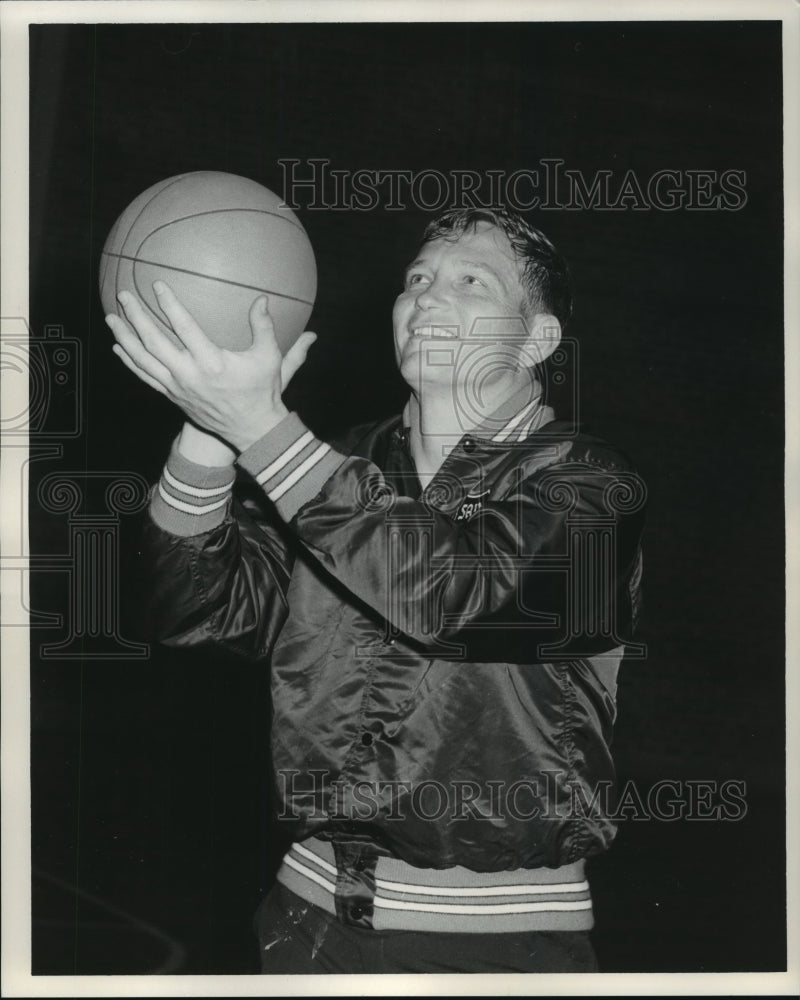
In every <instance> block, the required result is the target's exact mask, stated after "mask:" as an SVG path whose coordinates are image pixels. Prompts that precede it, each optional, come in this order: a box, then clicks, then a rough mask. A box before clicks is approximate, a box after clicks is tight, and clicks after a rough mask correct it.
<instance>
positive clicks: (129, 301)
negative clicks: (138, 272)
mask: <svg viewBox="0 0 800 1000" xmlns="http://www.w3.org/2000/svg"><path fill="white" fill-rule="evenodd" d="M117 298H118V299H119V303H120V305H121V306H122V308H123V310H124V312H125V318H126V319H127V321H128V322H129V323H130V325H131V326H132V327H133V329H134V330H135V331H136V334H137V335H138V337H139V340H140V341H141V342H142V344H144V346H145V347H146V349H147V350H148V351H149V352H150V354H152V355H154V356H155V357H157V358H158V359H159V361H161V362H163V364H165V365H166V366H167V367H171V366H172V365H174V363H175V361H176V360H177V359H178V358H179V357H180V353H181V352H180V350H179V348H177V347H175V345H174V344H173V343H172V341H171V340H170V339H169V337H168V336H167V335H166V334H165V333H163V332H162V331H161V330H159V328H158V326H157V325H156V323H155V322H154V320H153V319H151V317H150V316H148V314H147V312H146V310H145V308H144V306H143V305H142V304H141V302H140V301H139V300H138V299H137V298H136V296H135V295H133V294H132V293H131V292H128V291H122V292H120V293H119V295H118V296H117ZM112 329H114V327H112ZM115 333H116V330H115ZM126 349H127V347H126ZM129 353H130V352H129ZM136 360H137V361H138V359H136Z"/></svg>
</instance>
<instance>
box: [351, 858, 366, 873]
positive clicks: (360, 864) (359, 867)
mask: <svg viewBox="0 0 800 1000" xmlns="http://www.w3.org/2000/svg"><path fill="white" fill-rule="evenodd" d="M354 867H355V870H356V871H357V872H363V871H364V869H365V868H366V867H367V859H366V858H359V859H358V861H356V863H355V866H354Z"/></svg>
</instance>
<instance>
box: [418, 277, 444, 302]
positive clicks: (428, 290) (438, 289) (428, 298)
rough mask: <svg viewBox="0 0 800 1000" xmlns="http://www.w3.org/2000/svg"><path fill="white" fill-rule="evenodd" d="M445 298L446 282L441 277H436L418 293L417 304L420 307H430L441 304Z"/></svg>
mask: <svg viewBox="0 0 800 1000" xmlns="http://www.w3.org/2000/svg"><path fill="white" fill-rule="evenodd" d="M444 298H445V283H444V281H442V279H441V278H434V279H433V281H431V282H429V283H428V284H427V285H425V286H424V287H423V288H421V289H420V290H419V292H418V293H417V305H418V306H419V307H420V309H430V308H431V307H432V306H436V305H439V304H441V303H442V302H443V301H444Z"/></svg>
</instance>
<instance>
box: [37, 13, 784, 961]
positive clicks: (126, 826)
mask: <svg viewBox="0 0 800 1000" xmlns="http://www.w3.org/2000/svg"><path fill="white" fill-rule="evenodd" d="M30 38H31V62H30V65H31V119H30V120H31V187H30V222H31V230H30V241H31V260H30V264H31V272H30V273H31V317H30V321H31V327H32V330H33V332H34V335H35V336H40V335H41V334H42V331H43V330H44V328H45V325H47V324H55V325H58V326H61V327H63V331H64V336H66V337H69V338H76V339H78V340H79V341H80V342H81V346H82V353H81V360H80V374H81V378H82V383H81V384H82V387H83V388H82V392H81V406H82V418H83V423H82V428H83V429H82V434H81V436H80V437H79V438H77V439H74V440H66V441H64V443H63V445H64V451H63V456H62V458H60V459H58V460H52V459H51V460H40V461H37V462H34V463H33V464H32V465H31V483H32V488H31V496H32V497H34V498H35V497H36V492H35V491H36V486H37V483H38V481H39V480H40V479H41V477H42V476H44V475H46V474H48V473H50V472H53V471H58V470H65V471H72V472H76V471H77V472H81V471H82V472H87V471H93V472H96V471H106V472H133V473H137V474H139V475H141V476H144V477H145V478H146V479H147V480H149V481H152V480H154V479H155V478H156V477H157V475H158V472H159V469H160V467H161V464H162V462H163V460H164V458H165V456H166V453H167V451H168V448H169V444H170V441H171V440H172V438H173V436H174V434H175V433H176V431H177V428H178V426H179V424H180V417H179V415H178V413H177V411H175V410H174V409H173V408H172V407H171V406H170V404H168V403H167V402H165V401H164V400H163V399H161V398H159V397H157V396H156V395H155V394H154V393H153V392H152V391H150V390H149V389H147V388H146V387H144V386H142V385H140V384H139V383H137V381H136V380H135V379H134V377H133V376H131V375H130V374H129V373H128V372H127V371H126V370H125V369H124V368H123V367H122V366H121V365H120V364H119V362H117V360H116V359H115V358H114V356H113V355H112V353H111V350H110V344H111V339H110V334H109V333H108V331H107V329H106V327H105V326H104V324H103V320H102V315H101V310H100V303H99V299H98V296H97V290H96V289H97V285H96V274H97V266H98V261H99V253H100V249H101V247H102V244H103V241H104V239H105V236H106V234H107V232H108V229H109V228H110V226H111V224H112V222H113V221H114V219H115V218H116V216H117V215H118V214H119V212H120V211H121V210H122V208H123V207H124V206H125V205H126V204H127V203H128V202H129V201H130V200H132V199H133V197H135V196H136V195H137V194H138V193H139V192H140V191H141V190H143V189H144V188H146V187H148V186H149V185H150V184H152V183H154V182H155V181H157V180H160V179H162V178H164V177H168V176H171V175H174V174H177V173H181V172H184V171H187V170H197V169H214V170H223V171H230V172H233V173H238V174H243V175H246V176H249V177H252V178H253V179H255V180H257V181H260V182H261V183H263V184H266V185H267V186H268V187H270V188H272V189H273V190H276V191H279V192H281V193H282V192H283V174H282V171H281V169H280V167H279V165H278V160H279V159H281V158H287V157H291V158H296V159H300V160H303V161H305V160H307V159H308V158H310V157H324V158H326V159H329V160H330V161H331V166H332V167H333V168H336V169H343V170H356V169H360V168H373V169H379V170H389V169H407V170H412V171H419V170H423V169H426V168H436V169H439V170H441V171H445V172H446V171H449V170H454V169H473V170H478V171H486V170H489V169H492V170H507V171H509V172H510V171H512V170H515V169H519V168H529V169H535V168H536V167H537V165H538V161H539V160H540V159H541V158H544V157H557V158H561V159H563V160H564V161H565V166H566V167H568V168H571V169H578V170H581V171H582V172H583V173H584V175H586V176H587V177H590V176H591V175H592V174H593V173H594V171H596V170H599V169H611V170H613V171H614V173H615V176H616V177H618V178H621V176H622V175H623V173H624V171H626V170H627V169H629V168H630V169H633V170H634V171H635V172H636V174H637V176H639V177H641V178H644V179H646V178H647V177H649V176H650V175H651V174H653V173H654V172H655V171H657V170H661V169H665V168H671V169H675V170H693V169H711V170H716V171H718V172H722V171H724V170H729V169H737V170H742V171H744V172H745V175H746V185H745V186H746V192H747V202H746V204H745V205H744V206H743V207H741V208H740V209H739V210H737V211H723V210H716V211H690V210H685V209H683V210H678V211H675V212H665V211H658V210H644V211H635V210H627V211H599V210H584V211H566V210H550V211H540V212H538V213H533V216H532V221H533V222H534V223H535V224H538V225H540V226H541V227H542V228H543V229H544V230H545V231H546V232H547V233H548V234H549V235H550V236H551V237H552V238H553V239H554V241H555V242H556V244H557V245H558V246H559V248H560V249H561V250H562V252H563V253H564V254H565V256H566V257H567V259H568V260H569V261H570V263H571V266H572V270H573V273H574V276H575V280H576V287H577V307H576V313H575V317H574V320H573V322H572V324H571V326H570V328H569V330H568V333H569V334H570V335H571V336H572V337H574V338H576V339H577V340H578V342H579V344H580V354H579V358H580V365H579V376H578V377H579V386H578V396H579V399H580V406H581V412H582V414H583V417H584V419H585V420H586V422H587V424H588V426H589V427H590V428H591V429H593V430H595V431H597V432H599V433H602V434H603V435H604V436H606V437H608V438H609V439H610V440H612V441H614V442H615V443H616V444H618V445H620V446H622V447H623V448H624V449H625V450H627V451H628V452H629V453H630V454H632V455H633V456H634V458H635V460H636V462H637V464H638V466H639V469H640V472H641V474H642V476H643V477H644V479H645V481H646V482H647V485H648V490H649V520H648V526H647V532H646V538H645V545H646V548H645V553H646V563H645V567H646V577H645V584H646V590H645V597H646V618H645V621H644V625H643V628H642V632H641V635H640V637H639V638H640V640H641V641H642V642H646V643H647V646H648V655H647V658H646V659H645V660H643V661H632V662H630V663H629V664H627V665H626V666H624V667H623V670H622V673H621V677H620V692H619V722H618V727H617V735H616V740H615V757H616V760H617V765H618V771H619V777H620V780H621V782H623V783H624V782H627V781H628V780H634V781H635V782H636V784H637V787H638V788H639V789H641V790H642V792H643V794H646V792H647V790H648V789H649V788H650V787H651V786H652V785H653V784H655V782H657V781H659V780H661V779H673V780H675V781H679V782H686V781H691V780H704V779H708V780H716V781H725V780H730V779H734V780H738V781H742V782H745V783H746V802H747V815H746V816H745V817H744V818H743V819H740V820H739V821H737V822H724V821H710V820H694V821H689V820H679V821H676V822H659V821H657V820H654V819H651V820H640V821H634V820H630V821H627V822H623V823H622V825H621V829H620V833H619V836H618V839H617V842H616V844H615V846H614V847H613V849H612V851H611V852H610V853H609V854H608V855H607V856H605V857H603V858H598V859H595V860H594V861H593V862H592V864H591V867H590V880H591V883H592V887H593V895H594V900H595V907H596V915H597V929H596V931H595V932H594V939H595V945H596V948H597V951H598V953H599V957H600V962H601V966H602V968H603V970H604V971H676V972H688V971H725V970H730V971H756V970H772V969H781V968H785V957H786V952H785V926H784V871H785V860H784V846H785V845H784V812H783V796H784V770H783V766H784V765H783V753H784V724H783V677H784V643H783V632H784V625H783V620H784V619H783V613H784V595H783V537H784V535H783V352H782V348H783V334H782V310H783V295H782V176H781V114H782V103H781V89H780V87H781V35H780V25H779V24H777V23H768V22H761V23H756V22H746V23H725V22H717V23H710V22H708V23H700V22H697V23H661V24H657V23H650V24H643V23H642V24H631V23H624V24H623V23H618V24H615V23H606V24H595V23H587V24H584V23H573V24H491V25H489V24H408V25H397V24H385V25H375V24H373V25H355V24H338V25H334V24H329V25H296V24H276V25H239V26H233V25H166V26H158V25H148V26H112V25H101V26H97V27H95V26H92V25H89V26H53V25H50V26H45V27H33V28H32V29H31V35H30ZM302 203H303V202H302V199H301V204H302ZM299 215H300V218H301V220H302V222H303V224H304V225H305V227H306V229H307V231H308V233H309V235H310V238H311V241H312V244H313V246H314V248H315V252H316V255H317V259H318V266H319V294H318V300H317V305H316V307H315V310H314V314H313V317H312V320H311V322H310V324H309V325H310V328H312V329H314V330H316V331H317V332H318V333H319V335H320V340H319V342H318V344H317V345H316V346H315V347H314V349H313V352H312V354H311V356H310V358H309V361H308V363H307V365H306V366H305V368H304V369H303V371H302V372H301V373H300V374H299V375H298V376H297V378H296V382H295V384H294V385H293V388H292V403H293V405H295V406H296V407H297V408H298V409H299V410H300V412H301V414H302V415H303V416H304V417H305V418H306V419H307V421H308V422H309V423H310V424H311V426H312V427H313V428H314V429H315V430H317V431H318V432H320V433H323V434H329V433H330V432H331V431H333V430H335V429H337V428H340V427H343V426H345V425H346V424H348V423H351V422H354V421H363V420H368V419H371V418H377V417H381V416H383V415H386V414H389V413H391V412H393V411H396V410H397V408H398V406H399V405H400V404H401V403H402V401H403V395H404V394H403V386H402V383H401V382H400V381H399V378H398V376H397V375H396V373H395V372H394V369H393V360H392V352H391V323H390V314H391V303H392V301H393V298H394V296H395V295H396V293H397V291H398V279H399V275H400V270H401V268H402V266H403V265H404V264H405V263H406V262H407V261H408V259H409V255H410V254H411V253H412V252H413V251H414V250H415V248H416V242H417V240H418V237H419V235H420V233H421V230H422V228H423V226H424V224H425V222H426V221H427V218H428V217H429V213H426V212H425V211H422V210H419V209H414V208H413V206H412V207H409V208H408V209H407V210H406V211H403V212H387V211H385V210H384V209H383V207H378V208H376V209H375V210H373V211H370V212H334V211H310V210H303V209H301V211H300V213H299ZM101 500H102V497H100V498H98V497H95V496H94V495H92V494H91V491H90V493H89V494H88V499H87V504H90V505H91V504H95V505H97V504H98V503H100V507H102V503H101ZM87 509H88V508H87ZM31 526H32V538H33V549H34V551H38V552H39V553H44V554H48V553H59V552H64V551H65V550H66V546H67V535H68V525H67V519H66V515H63V514H61V515H58V514H54V513H52V512H50V513H48V512H45V511H43V510H41V509H40V508H39V506H38V505H37V503H36V502H35V499H34V503H33V506H32V510H31ZM137 531H138V524H137V521H136V518H135V517H128V518H122V521H121V549H120V566H119V572H120V575H121V579H122V580H123V581H124V582H123V585H122V594H123V600H122V609H121V614H122V618H121V625H120V631H121V634H122V635H123V636H124V637H125V638H126V639H128V640H138V641H142V640H143V636H142V634H141V622H140V614H139V612H138V589H139V588H138V581H137V580H136V578H135V575H136V574H135V560H134V558H133V557H134V555H135V549H136V538H137ZM67 599H68V595H67V589H66V586H65V584H64V578H63V577H62V576H59V575H58V574H52V573H51V574H47V573H42V574H38V575H37V576H35V577H34V580H33V585H32V606H33V608H34V609H35V610H41V611H51V612H52V611H56V612H60V613H62V614H64V613H65V609H66V607H67ZM62 634H63V633H59V631H58V629H55V630H54V629H49V630H45V629H35V630H34V632H33V637H32V638H33V642H32V657H33V662H32V671H33V672H32V711H33V717H32V718H33V737H32V783H33V851H34V854H33V863H34V909H33V946H34V951H33V957H34V971H35V972H42V973H94V972H98V973H106V972H118V973H135V972H153V971H177V972H183V973H190V972H191V973H235V972H253V971H257V955H256V949H255V941H254V938H252V936H251V932H250V927H249V922H250V919H251V915H252V912H253V910H254V909H255V906H256V905H257V902H258V899H259V897H260V894H261V893H262V892H263V891H264V889H265V888H266V887H267V886H268V885H269V884H270V879H271V877H272V875H273V874H274V870H275V867H276V864H277V861H278V859H279V857H280V852H281V850H282V848H283V846H284V845H283V844H282V842H281V840H280V835H279V833H277V832H276V831H275V830H274V829H273V827H272V825H271V824H270V821H269V784H268V778H267V771H266V765H267V759H266V757H267V751H266V729H267V719H268V706H267V693H266V676H265V669H264V667H263V666H257V667H254V666H252V665H244V664H242V663H239V662H236V661H228V660H225V659H224V658H222V657H221V656H216V657H202V656H199V655H196V654H192V655H179V654H177V653H175V652H166V651H163V650H159V649H153V650H151V653H150V656H149V658H147V659H145V660H125V661H123V660H115V659H114V658H112V657H109V658H108V659H106V660H90V659H87V660H85V661H83V662H82V661H80V660H77V661H76V660H59V659H58V658H57V657H56V658H49V659H44V658H40V657H39V656H38V650H39V649H40V647H41V644H42V643H45V642H54V641H58V639H59V638H60V637H61V636H62Z"/></svg>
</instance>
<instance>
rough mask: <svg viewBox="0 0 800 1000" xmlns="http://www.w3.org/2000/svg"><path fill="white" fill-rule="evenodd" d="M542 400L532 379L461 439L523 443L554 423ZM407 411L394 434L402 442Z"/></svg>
mask: <svg viewBox="0 0 800 1000" xmlns="http://www.w3.org/2000/svg"><path fill="white" fill-rule="evenodd" d="M542 397H543V391H542V385H541V382H539V381H538V379H535V378H532V379H531V381H530V383H529V384H528V385H526V386H522V388H520V389H518V390H517V392H515V393H514V394H513V395H511V396H509V397H508V398H507V399H506V400H504V401H503V402H502V403H501V404H500V406H498V407H497V409H496V410H494V411H493V412H492V413H490V414H488V416H486V417H485V418H484V419H483V420H482V421H481V422H480V423H479V424H477V425H476V426H474V427H471V428H469V429H466V430H465V431H464V433H463V434H462V436H461V437H462V440H463V439H464V438H469V437H471V438H476V437H477V438H480V439H481V440H482V441H490V442H492V443H494V444H513V443H515V442H519V441H524V440H525V438H527V437H529V436H530V435H531V434H533V433H534V432H535V431H538V430H539V429H540V428H541V427H544V426H545V424H549V423H551V422H552V421H553V420H555V412H554V410H553V407H552V406H549V405H547V404H546V403H544V402H543V399H542ZM407 411H408V407H407V406H406V408H405V409H404V410H403V414H402V416H401V418H400V422H399V423H400V426H399V427H397V429H396V431H395V433H396V434H397V435H399V437H400V438H402V439H403V440H408V435H409V426H408V422H407V419H406V418H407Z"/></svg>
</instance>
